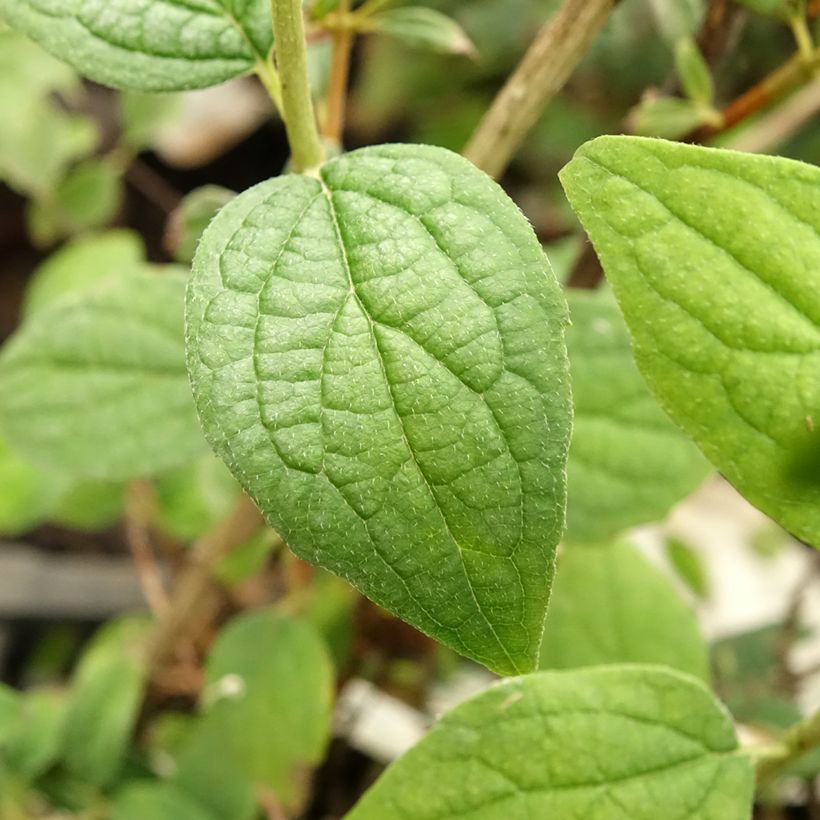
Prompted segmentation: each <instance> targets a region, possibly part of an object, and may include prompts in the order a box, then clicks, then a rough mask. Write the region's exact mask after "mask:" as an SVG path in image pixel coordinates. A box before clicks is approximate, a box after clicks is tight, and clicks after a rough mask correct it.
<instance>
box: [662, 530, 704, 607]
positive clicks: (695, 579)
mask: <svg viewBox="0 0 820 820" xmlns="http://www.w3.org/2000/svg"><path fill="white" fill-rule="evenodd" d="M666 557H667V558H668V559H669V563H670V564H672V566H673V567H674V568H675V570H676V571H677V573H678V575H679V577H680V579H681V580H682V581H683V582H684V583H685V584H686V586H688V587H689V589H691V590H692V592H693V593H694V594H695V595H696V596H697V597H698V598H700V599H704V598H707V597H708V596H709V578H708V577H707V575H706V567H704V566H703V562H702V561H701V560H700V556H699V555H698V554H697V552H695V550H694V549H693V548H692V547H690V546H689V545H688V544H685V543H684V542H683V541H681V540H679V539H678V538H668V539H667V540H666Z"/></svg>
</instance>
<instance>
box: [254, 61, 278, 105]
mask: <svg viewBox="0 0 820 820" xmlns="http://www.w3.org/2000/svg"><path fill="white" fill-rule="evenodd" d="M268 59H270V58H268ZM256 76H257V77H259V79H260V81H261V82H262V85H263V86H265V90H266V91H267V92H268V96H269V97H270V98H271V100H272V101H273V104H274V106H276V110H277V111H278V112H279V113H280V114H281V113H282V83H281V81H280V80H279V72H278V71H277V70H276V69H275V68H274V67H273V65H272V64H271V63H270V62H266V61H263V60H261V59H260V60H259V61H257V63H256Z"/></svg>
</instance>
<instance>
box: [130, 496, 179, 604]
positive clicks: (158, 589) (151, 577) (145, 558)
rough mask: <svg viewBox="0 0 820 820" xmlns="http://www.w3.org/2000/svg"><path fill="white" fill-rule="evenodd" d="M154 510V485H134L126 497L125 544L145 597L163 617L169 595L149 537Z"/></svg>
mask: <svg viewBox="0 0 820 820" xmlns="http://www.w3.org/2000/svg"><path fill="white" fill-rule="evenodd" d="M153 507H154V493H153V490H152V488H151V485H150V484H148V482H146V481H132V482H131V484H129V485H128V488H127V490H126V495H125V521H124V526H125V540H126V541H127V542H128V549H129V550H130V552H131V558H132V559H133V561H134V568H135V569H136V572H137V579H138V580H139V584H140V588H141V589H142V594H143V597H144V598H145V601H146V603H147V604H148V607H149V609H150V610H151V612H152V613H153V614H154V615H155V616H157V617H160V616H162V615H164V614H165V613H166V612H167V611H168V595H167V594H166V592H165V585H164V584H163V582H162V573H161V572H160V570H159V566H158V565H157V562H156V559H155V558H154V551H153V549H152V548H151V540H150V537H149V535H148V527H149V522H150V521H151V518H152V510H153Z"/></svg>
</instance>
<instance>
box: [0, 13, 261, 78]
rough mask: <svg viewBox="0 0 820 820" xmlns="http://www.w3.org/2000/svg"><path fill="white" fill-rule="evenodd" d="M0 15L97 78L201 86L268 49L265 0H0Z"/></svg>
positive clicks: (241, 69) (240, 70) (246, 66)
mask: <svg viewBox="0 0 820 820" xmlns="http://www.w3.org/2000/svg"><path fill="white" fill-rule="evenodd" d="M0 19H2V20H5V22H6V23H8V24H9V25H10V26H11V27H12V28H15V29H17V30H18V31H21V32H23V33H24V34H27V35H28V36H29V37H31V38H32V39H33V40H35V41H37V42H38V43H39V44H40V45H41V46H43V48H45V49H46V50H47V51H50V52H51V53H52V54H54V55H55V56H56V57H59V58H60V59H61V60H65V61H66V62H67V63H69V64H70V65H72V66H73V67H74V68H76V69H77V70H78V71H80V72H82V73H83V74H85V75H86V76H87V77H90V78H91V79H92V80H96V81H97V82H99V83H105V84H106V85H113V86H116V87H123V88H135V89H139V90H142V91H177V90H181V89H186V88H204V87H206V86H209V85H216V84H217V83H221V82H224V81H225V80H229V79H231V77H236V76H238V75H239V74H246V73H247V72H249V71H251V70H252V69H253V67H254V65H255V64H256V63H257V62H258V61H260V60H266V59H267V56H268V53H269V52H270V50H271V45H272V34H271V23H270V6H269V2H268V0H198V2H196V3H191V2H190V0H138V2H134V0H0Z"/></svg>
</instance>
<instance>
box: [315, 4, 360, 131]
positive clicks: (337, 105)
mask: <svg viewBox="0 0 820 820" xmlns="http://www.w3.org/2000/svg"><path fill="white" fill-rule="evenodd" d="M349 12H350V0H341V2H340V3H339V10H338V14H339V16H340V17H343V16H344V15H346V14H348V13H349ZM353 37H354V32H353V29H352V28H351V27H345V26H340V27H339V28H337V29H335V30H334V31H333V57H332V60H331V65H330V82H329V85H328V90H327V114H326V115H325V122H324V126H323V128H322V136H323V137H324V138H325V139H328V140H331V141H333V142H335V143H336V144H341V142H342V134H343V132H344V124H345V109H346V107H347V83H348V76H349V74H350V53H351V51H352V49H353Z"/></svg>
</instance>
